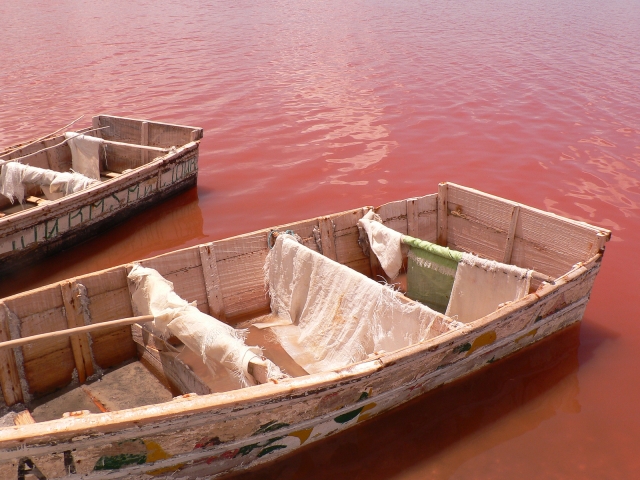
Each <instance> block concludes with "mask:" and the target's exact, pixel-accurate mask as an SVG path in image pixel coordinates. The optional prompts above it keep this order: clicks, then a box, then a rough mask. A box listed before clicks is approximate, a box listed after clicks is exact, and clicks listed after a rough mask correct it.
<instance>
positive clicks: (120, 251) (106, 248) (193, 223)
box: [0, 188, 204, 298]
mask: <svg viewBox="0 0 640 480" xmlns="http://www.w3.org/2000/svg"><path fill="white" fill-rule="evenodd" d="M203 237H204V236H203V233H202V211H201V210H200V207H199V206H198V193H197V189H195V188H192V189H190V190H188V191H186V192H185V193H183V194H181V195H179V196H177V197H174V198H171V199H169V200H167V201H165V202H164V203H161V204H160V205H158V206H156V207H153V208H150V209H148V210H146V211H144V212H143V213H141V214H139V215H137V216H135V217H133V218H131V219H129V220H127V221H125V222H124V223H121V224H120V225H117V226H116V227H115V228H113V229H111V230H110V231H109V232H108V233H102V234H101V235H99V236H98V237H96V238H93V239H90V240H87V241H86V242H84V243H81V244H80V245H77V246H74V247H71V248H70V249H68V250H65V251H64V252H62V253H60V254H58V255H54V256H52V257H49V258H46V259H44V260H42V261H40V262H39V263H38V264H37V265H31V266H28V267H25V268H23V269H21V270H20V271H19V272H14V273H12V274H11V276H10V279H11V281H5V282H2V283H0V298H2V297H6V296H8V295H12V294H13V293H17V292H20V291H22V290H25V289H28V288H35V287H37V286H41V285H47V284H49V283H52V282H54V281H56V280H59V279H64V278H70V277H74V276H77V275H81V274H83V273H88V272H92V271H95V270H102V269H105V268H109V267H112V266H114V265H119V264H122V263H127V262H130V261H133V260H140V259H142V258H145V257H148V256H150V255H156V254H160V253H163V252H166V251H168V250H173V249H177V248H180V247H186V246H189V245H195V244H197V243H200V242H203V241H204V240H203Z"/></svg>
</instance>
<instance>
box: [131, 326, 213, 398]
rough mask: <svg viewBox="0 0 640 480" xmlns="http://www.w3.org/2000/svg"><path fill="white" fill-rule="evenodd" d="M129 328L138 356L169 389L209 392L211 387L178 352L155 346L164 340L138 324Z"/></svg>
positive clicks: (202, 393)
mask: <svg viewBox="0 0 640 480" xmlns="http://www.w3.org/2000/svg"><path fill="white" fill-rule="evenodd" d="M131 329H132V333H133V339H134V341H135V342H136V344H137V350H138V356H139V358H140V359H141V360H144V361H146V362H148V363H149V364H150V366H151V367H152V373H153V374H154V375H156V377H158V379H159V380H160V381H161V382H163V383H165V384H168V385H169V386H170V387H171V388H170V390H172V391H178V392H179V393H181V394H186V393H197V394H198V395H207V394H209V393H211V389H210V388H209V387H208V386H207V385H206V384H205V383H204V382H203V381H202V380H201V379H200V378H199V377H198V376H197V375H196V374H195V373H194V372H193V370H192V369H191V368H190V367H189V366H188V365H186V364H185V363H184V362H183V361H182V360H181V359H180V357H179V356H178V354H179V352H176V351H169V350H168V349H167V348H164V349H158V348H155V347H157V346H161V344H162V343H164V342H162V341H161V340H159V339H158V338H157V337H155V336H154V335H153V334H152V333H150V332H148V331H146V330H144V329H143V328H141V327H140V326H139V325H133V326H132V328H131ZM161 348H163V347H162V346H161Z"/></svg>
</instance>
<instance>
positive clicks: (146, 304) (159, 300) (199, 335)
mask: <svg viewBox="0 0 640 480" xmlns="http://www.w3.org/2000/svg"><path fill="white" fill-rule="evenodd" d="M129 279H131V280H132V281H133V283H134V285H135V292H134V293H133V295H132V301H133V305H134V307H135V309H136V310H137V312H136V313H137V314H140V315H153V316H154V317H156V318H155V320H154V321H153V327H154V330H155V332H156V333H159V334H161V335H165V334H166V333H167V332H170V333H171V334H172V335H175V336H176V337H178V338H179V339H180V341H182V343H184V344H185V345H186V346H187V348H189V349H190V350H192V351H193V352H195V353H197V354H199V355H201V356H202V361H203V362H204V363H205V365H206V366H207V367H208V368H209V370H210V371H211V372H212V373H213V374H214V375H215V372H216V370H217V369H218V368H219V367H220V366H222V367H224V368H226V369H227V370H228V371H229V373H231V374H232V375H231V376H232V377H234V378H236V379H237V380H238V387H243V386H247V385H255V380H254V378H253V377H252V376H251V375H250V374H249V373H248V371H247V368H248V366H249V361H250V360H251V359H252V358H254V357H261V354H262V351H261V350H260V348H259V347H249V346H247V345H245V343H244V338H245V336H246V330H236V329H235V328H233V327H231V326H229V325H227V324H225V323H223V322H221V321H219V320H217V319H215V318H213V317H211V316H209V315H207V314H205V313H202V312H201V311H200V310H198V308H197V307H195V306H194V305H191V304H189V303H187V301H186V300H184V299H182V298H180V297H179V296H178V294H176V293H175V292H174V290H173V283H171V282H170V281H168V280H166V279H165V278H163V277H162V275H160V274H159V273H158V272H157V271H156V270H154V269H152V268H146V267H142V266H140V265H138V264H136V265H135V266H134V267H133V268H132V269H131V272H130V273H129ZM267 364H268V366H269V376H270V377H271V378H282V377H284V375H283V374H282V373H281V372H280V370H279V368H278V367H277V366H276V365H274V364H272V363H271V362H269V361H268V360H267Z"/></svg>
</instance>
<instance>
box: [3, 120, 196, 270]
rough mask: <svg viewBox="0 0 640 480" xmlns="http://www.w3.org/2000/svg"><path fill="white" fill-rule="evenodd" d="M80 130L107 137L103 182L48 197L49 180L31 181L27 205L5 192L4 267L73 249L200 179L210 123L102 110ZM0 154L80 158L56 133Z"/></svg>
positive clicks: (22, 158) (47, 164) (27, 161)
mask: <svg viewBox="0 0 640 480" xmlns="http://www.w3.org/2000/svg"><path fill="white" fill-rule="evenodd" d="M92 123H93V125H92V127H90V128H88V129H83V130H80V131H79V133H82V132H85V133H86V135H87V136H89V137H92V138H99V139H101V140H102V147H101V148H100V154H99V168H100V172H99V176H100V181H98V182H95V183H94V184H92V185H90V186H89V187H88V188H86V189H84V190H82V191H78V192H75V193H71V194H69V195H66V196H63V197H62V198H59V199H53V200H52V199H47V198H45V193H47V194H48V193H49V192H48V190H47V187H43V186H39V185H35V184H26V185H25V187H26V191H25V200H26V202H25V203H24V204H22V205H21V204H20V203H19V202H16V203H11V201H10V200H9V199H8V198H7V197H6V196H2V195H0V271H7V270H8V269H9V268H15V267H16V266H17V265H19V264H24V263H30V262H33V261H35V260H37V259H38V258H40V257H42V256H43V255H46V254H49V253H52V252H54V251H57V250H60V249H62V248H66V247H68V246H70V245H72V244H73V243H76V242H79V241H81V240H83V239H85V238H87V237H89V236H91V235H95V234H96V233H98V232H99V231H100V230H104V229H106V228H108V227H109V226H111V225H113V224H114V223H116V222H119V221H121V220H123V219H124V218H126V217H128V216H130V215H133V214H135V213H136V212H137V211H140V210H141V209H143V208H147V207H148V206H149V205H151V204H152V203H154V202H159V201H161V200H163V199H164V198H167V197H168V196H170V195H174V194H175V193H177V192H179V191H181V190H183V189H186V188H189V187H192V186H194V185H195V184H196V181H197V174H198V146H199V143H200V142H199V140H200V139H201V138H202V129H201V128H195V127H186V126H180V125H170V124H167V123H159V122H149V121H144V120H133V119H130V118H121V117H113V116H107V115H98V116H96V117H94V118H93V122H92ZM0 160H4V161H12V162H19V163H21V164H24V165H30V166H32V167H38V168H41V169H46V171H48V172H50V173H53V172H68V171H69V170H70V168H71V165H72V153H71V150H70V148H69V142H68V141H67V140H66V139H65V135H64V132H63V133H54V134H52V135H49V136H45V137H43V138H40V139H38V140H36V141H33V142H29V143H27V144H24V145H18V146H15V147H11V148H8V149H6V150H4V151H3V152H2V153H0Z"/></svg>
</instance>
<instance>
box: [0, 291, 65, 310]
mask: <svg viewBox="0 0 640 480" xmlns="http://www.w3.org/2000/svg"><path fill="white" fill-rule="evenodd" d="M5 304H6V305H7V307H9V308H10V309H11V311H12V312H13V313H15V314H16V316H17V317H19V318H24V317H28V316H30V315H34V314H37V313H40V312H44V311H46V310H50V309H52V308H60V307H62V305H63V302H62V295H61V293H60V287H59V286H58V285H57V284H53V285H47V286H45V287H40V288H37V289H35V290H32V291H31V292H29V294H28V295H25V294H18V295H14V296H12V297H9V298H7V299H6V300H5Z"/></svg>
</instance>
